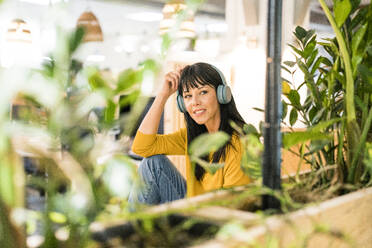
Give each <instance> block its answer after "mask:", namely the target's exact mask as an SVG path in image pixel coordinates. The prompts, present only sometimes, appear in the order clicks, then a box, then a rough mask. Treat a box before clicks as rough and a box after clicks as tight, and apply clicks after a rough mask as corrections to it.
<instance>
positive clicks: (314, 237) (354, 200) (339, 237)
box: [92, 187, 372, 248]
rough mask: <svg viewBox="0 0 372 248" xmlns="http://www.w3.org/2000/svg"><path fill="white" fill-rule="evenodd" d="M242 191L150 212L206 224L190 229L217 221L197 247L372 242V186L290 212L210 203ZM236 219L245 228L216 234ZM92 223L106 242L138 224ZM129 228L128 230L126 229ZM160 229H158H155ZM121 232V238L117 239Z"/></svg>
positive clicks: (214, 194)
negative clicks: (265, 213)
mask: <svg viewBox="0 0 372 248" xmlns="http://www.w3.org/2000/svg"><path fill="white" fill-rule="evenodd" d="M243 191H244V187H240V188H237V189H235V190H233V191H227V190H226V191H216V192H211V193H208V194H205V195H201V196H197V197H194V198H191V199H184V200H179V201H175V202H172V203H169V204H163V205H159V206H155V207H152V208H150V209H149V211H148V213H149V214H159V215H162V214H164V213H177V214H176V216H174V215H170V216H171V218H170V223H175V224H179V223H182V222H183V221H185V220H186V219H187V218H190V217H192V218H197V219H199V220H202V222H201V223H204V224H199V225H198V226H196V227H195V228H193V229H190V230H191V233H193V234H195V233H198V232H200V230H203V228H209V227H211V226H212V227H217V229H216V231H215V232H214V233H212V234H211V235H209V236H208V234H203V235H205V236H204V237H203V238H202V239H201V241H199V243H198V245H195V246H193V247H200V248H209V247H211V248H212V247H213V248H219V247H221V248H222V247H242V246H244V247H256V246H255V245H258V247H266V246H265V244H268V243H269V242H276V243H277V245H278V247H315V248H320V247H337V248H339V247H358V248H359V247H371V244H372V222H371V221H370V220H371V219H372V207H371V206H372V188H367V189H362V190H359V191H357V192H354V193H350V194H347V195H344V196H340V197H336V198H334V199H331V200H328V201H325V202H323V203H320V204H318V205H314V206H310V207H306V208H304V209H302V210H299V211H295V212H292V213H288V214H284V215H276V216H272V217H269V218H267V219H266V220H263V219H262V216H259V215H257V214H254V213H251V212H247V211H241V210H237V209H234V208H229V207H221V206H213V205H212V206H211V204H213V202H217V201H220V200H226V201H228V200H229V199H230V200H231V199H233V198H234V197H236V196H237V194H240V193H242V192H243ZM257 200H259V199H255V198H254V197H251V198H247V199H246V202H253V201H257ZM204 204H205V206H204V207H203V205H204ZM200 206H202V207H200ZM196 207H197V208H196ZM180 211H181V212H182V213H183V214H182V215H180ZM180 216H182V217H180ZM232 220H234V221H235V222H238V223H240V224H241V226H242V227H244V228H242V229H240V231H234V232H233V233H232V234H230V235H229V236H226V235H224V237H221V235H217V236H214V235H215V234H216V233H217V232H218V229H219V228H220V227H222V226H223V224H226V223H228V222H229V221H232ZM203 221H204V222H203ZM93 226H94V227H95V228H92V232H93V233H94V235H93V237H100V238H98V239H96V240H98V241H99V242H101V243H105V244H108V243H111V242H109V239H116V242H115V243H116V244H118V245H119V244H120V245H122V244H123V243H124V244H127V243H128V242H131V239H129V238H128V237H129V236H130V235H133V233H134V229H133V228H132V227H130V226H129V225H128V223H127V222H125V221H117V222H116V223H112V222H111V223H106V224H103V223H95V224H94V225H93ZM98 226H99V228H98V229H97V227H98ZM98 230H99V231H98ZM107 231H109V232H111V234H108V233H109V232H107ZM105 232H106V233H105ZM125 232H126V234H123V233H125ZM112 233H113V234H112ZM107 234H108V235H107ZM156 234H157V233H156V230H155V231H154V233H153V234H152V235H156ZM105 236H106V237H105ZM118 236H119V237H120V238H121V239H122V242H117V239H118ZM102 237H104V238H102ZM195 237H197V235H196V236H195ZM185 238H186V237H185ZM188 238H190V236H188ZM211 238H212V239H211ZM203 240H204V241H203ZM178 242H179V241H178ZM200 242H202V243H200ZM111 244H112V243H111ZM176 244H177V243H176ZM176 244H175V245H176ZM120 245H119V246H120ZM132 246H133V244H132ZM179 246H180V247H187V242H186V240H185V244H182V245H179ZM111 247H117V246H111ZM133 247H135V246H133ZM275 247H276V246H275Z"/></svg>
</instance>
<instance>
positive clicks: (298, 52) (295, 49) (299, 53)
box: [288, 44, 303, 57]
mask: <svg viewBox="0 0 372 248" xmlns="http://www.w3.org/2000/svg"><path fill="white" fill-rule="evenodd" d="M288 46H289V47H291V48H292V50H293V51H295V52H296V53H297V54H298V55H300V56H301V57H303V52H302V51H301V50H299V49H298V48H296V47H295V46H293V45H291V44H288Z"/></svg>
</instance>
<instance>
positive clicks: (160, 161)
mask: <svg viewBox="0 0 372 248" xmlns="http://www.w3.org/2000/svg"><path fill="white" fill-rule="evenodd" d="M168 161H169V160H168V158H167V157H166V156H165V155H162V154H159V155H154V156H151V157H147V158H144V159H143V160H142V161H141V163H140V165H139V169H138V171H139V173H140V174H142V175H144V174H146V173H149V172H154V171H155V170H158V169H160V166H164V164H166V163H168Z"/></svg>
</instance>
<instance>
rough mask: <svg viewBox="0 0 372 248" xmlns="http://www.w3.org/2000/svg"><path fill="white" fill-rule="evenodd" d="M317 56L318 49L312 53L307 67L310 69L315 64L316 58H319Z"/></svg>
mask: <svg viewBox="0 0 372 248" xmlns="http://www.w3.org/2000/svg"><path fill="white" fill-rule="evenodd" d="M317 55H318V49H316V50H314V51H313V52H312V53H311V55H310V58H309V59H308V60H307V61H306V66H307V67H309V68H310V67H311V66H312V64H313V62H314V60H315V58H316V57H317ZM319 58H321V57H318V59H319ZM316 69H317V68H316Z"/></svg>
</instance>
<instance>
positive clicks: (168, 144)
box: [132, 128, 250, 197]
mask: <svg viewBox="0 0 372 248" xmlns="http://www.w3.org/2000/svg"><path fill="white" fill-rule="evenodd" d="M231 142H232V145H233V147H234V148H235V149H233V148H228V150H227V153H226V160H225V165H224V167H222V168H221V169H219V170H217V172H216V173H215V174H214V175H212V174H210V173H207V172H206V173H205V175H204V177H203V179H202V180H201V181H200V182H199V181H197V180H196V178H195V176H194V174H193V173H192V168H191V163H190V159H189V156H187V134H186V129H185V128H183V129H180V130H179V131H178V132H175V133H172V134H166V135H159V134H144V133H141V132H140V131H138V132H137V135H136V137H135V139H134V142H133V146H132V150H133V152H134V153H136V154H138V155H140V156H142V157H149V156H152V155H157V154H164V155H186V182H187V197H192V196H196V195H200V194H203V193H205V192H208V191H211V190H215V189H220V188H228V187H232V186H238V185H244V184H248V183H250V179H249V177H248V176H247V175H245V174H244V173H243V171H242V170H241V169H240V161H241V158H242V147H241V143H240V140H239V138H238V137H237V136H236V135H233V136H232V141H231Z"/></svg>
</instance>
